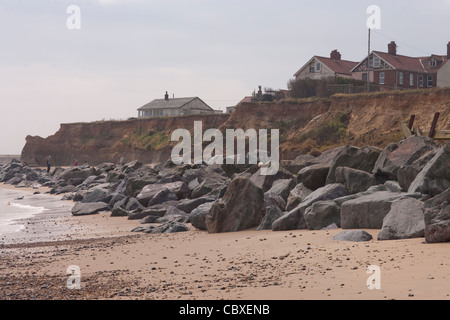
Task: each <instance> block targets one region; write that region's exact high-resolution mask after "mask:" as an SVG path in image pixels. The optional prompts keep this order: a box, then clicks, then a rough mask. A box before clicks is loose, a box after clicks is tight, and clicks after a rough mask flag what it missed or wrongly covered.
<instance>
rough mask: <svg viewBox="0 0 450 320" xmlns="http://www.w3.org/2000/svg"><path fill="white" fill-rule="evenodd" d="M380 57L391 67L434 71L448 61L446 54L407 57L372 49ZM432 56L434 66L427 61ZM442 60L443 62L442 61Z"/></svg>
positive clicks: (416, 70) (425, 71) (415, 70)
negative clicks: (435, 61)
mask: <svg viewBox="0 0 450 320" xmlns="http://www.w3.org/2000/svg"><path fill="white" fill-rule="evenodd" d="M373 53H375V54H376V55H378V56H379V57H380V58H381V59H383V60H384V61H386V62H387V63H389V64H390V65H391V66H392V67H393V68H395V69H397V70H404V71H413V72H424V73H434V72H436V71H437V70H439V69H440V67H442V66H443V65H444V63H445V62H447V61H448V58H447V57H446V56H437V55H433V56H430V57H408V56H402V55H395V56H394V55H392V54H389V53H386V52H381V51H373ZM432 58H434V59H435V60H437V61H438V62H441V63H438V64H437V65H436V66H435V67H432V66H430V64H429V61H430V60H431V59H432ZM442 62H443V63H442Z"/></svg>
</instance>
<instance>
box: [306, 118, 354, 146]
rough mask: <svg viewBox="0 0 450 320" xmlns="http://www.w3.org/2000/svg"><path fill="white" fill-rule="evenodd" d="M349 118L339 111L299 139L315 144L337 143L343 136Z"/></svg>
mask: <svg viewBox="0 0 450 320" xmlns="http://www.w3.org/2000/svg"><path fill="white" fill-rule="evenodd" d="M349 120H350V119H349V115H348V114H343V113H341V114H339V115H337V116H336V118H334V119H333V120H331V121H329V122H326V123H324V124H323V125H321V126H320V127H318V128H317V129H315V130H311V131H309V132H307V133H305V134H304V135H303V136H301V137H300V140H312V141H314V143H316V144H317V145H330V144H336V143H339V142H340V141H341V140H342V139H343V138H344V137H345V134H346V132H347V126H348V123H349Z"/></svg>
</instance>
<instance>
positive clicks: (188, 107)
mask: <svg viewBox="0 0 450 320" xmlns="http://www.w3.org/2000/svg"><path fill="white" fill-rule="evenodd" d="M202 113H219V111H215V110H214V109H212V108H211V107H210V106H208V105H207V104H206V103H205V102H203V101H202V100H201V99H200V98H198V97H192V98H173V99H169V95H168V93H167V92H166V95H165V98H164V99H156V100H153V101H152V102H149V103H147V104H146V105H145V106H143V107H141V108H139V109H138V117H139V118H140V119H142V118H151V117H167V116H180V115H190V114H202Z"/></svg>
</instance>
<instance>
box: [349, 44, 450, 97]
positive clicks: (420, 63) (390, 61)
mask: <svg viewBox="0 0 450 320" xmlns="http://www.w3.org/2000/svg"><path fill="white" fill-rule="evenodd" d="M449 59H450V42H449V43H448V44H447V54H446V55H435V54H433V55H431V56H427V57H408V56H403V55H399V54H397V44H396V43H395V42H394V41H392V42H391V43H389V44H388V52H381V51H372V53H371V54H370V60H369V64H370V65H369V72H368V70H367V61H368V57H366V58H365V59H364V60H363V61H361V62H360V63H359V64H357V65H356V66H355V67H354V68H353V69H352V70H351V72H352V74H353V78H355V79H357V80H364V81H367V75H368V74H369V75H370V81H371V82H373V83H376V84H378V85H379V86H380V89H381V90H397V89H413V88H435V87H450V63H449V62H448V61H449Z"/></svg>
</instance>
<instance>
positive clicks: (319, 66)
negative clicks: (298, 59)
mask: <svg viewBox="0 0 450 320" xmlns="http://www.w3.org/2000/svg"><path fill="white" fill-rule="evenodd" d="M357 64H358V62H354V61H348V60H342V57H341V54H340V53H339V51H337V50H334V51H332V52H331V54H330V57H329V58H327V57H321V56H314V57H312V58H311V59H310V60H309V61H308V62H307V63H306V64H305V65H304V66H303V67H302V68H301V69H300V70H298V71H297V72H296V73H295V74H294V77H295V80H299V79H314V80H318V79H326V78H329V77H342V78H352V72H351V70H352V69H353V68H354V67H355V66H356V65H357Z"/></svg>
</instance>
